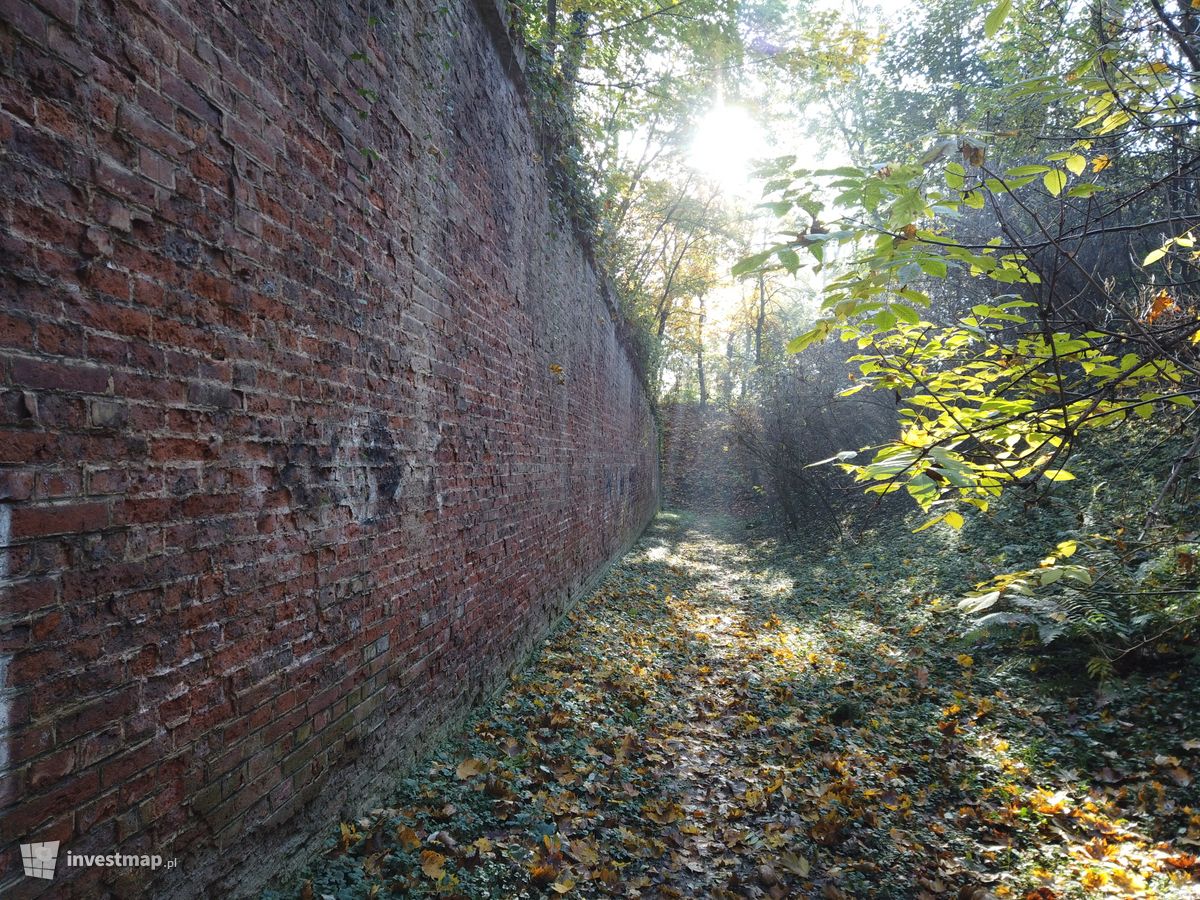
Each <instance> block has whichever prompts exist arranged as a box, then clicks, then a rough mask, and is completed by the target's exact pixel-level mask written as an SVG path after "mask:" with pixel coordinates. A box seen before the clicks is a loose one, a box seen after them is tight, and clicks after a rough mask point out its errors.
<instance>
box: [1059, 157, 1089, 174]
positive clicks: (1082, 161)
mask: <svg viewBox="0 0 1200 900" xmlns="http://www.w3.org/2000/svg"><path fill="white" fill-rule="evenodd" d="M1063 165H1065V166H1066V167H1067V169H1068V170H1069V171H1070V172H1073V173H1074V174H1076V175H1082V174H1083V170H1084V169H1086V168H1087V159H1086V158H1085V157H1084V156H1083V155H1082V154H1079V153H1076V154H1074V155H1072V156H1068V157H1067V158H1066V159H1065V160H1064V161H1063Z"/></svg>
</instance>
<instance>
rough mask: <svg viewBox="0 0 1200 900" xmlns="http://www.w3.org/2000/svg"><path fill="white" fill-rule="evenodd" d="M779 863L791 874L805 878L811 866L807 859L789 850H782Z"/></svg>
mask: <svg viewBox="0 0 1200 900" xmlns="http://www.w3.org/2000/svg"><path fill="white" fill-rule="evenodd" d="M779 864H780V865H781V866H783V868H785V869H787V870H788V871H789V872H791V873H792V874H793V875H799V876H800V877H801V878H807V877H808V873H809V871H810V870H811V868H812V866H811V865H810V864H809V862H808V860H807V859H805V858H804V857H803V856H801V855H800V854H798V853H794V852H792V851H791V850H787V851H784V853H782V854H781V855H780V857H779Z"/></svg>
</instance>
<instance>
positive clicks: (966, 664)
mask: <svg viewBox="0 0 1200 900" xmlns="http://www.w3.org/2000/svg"><path fill="white" fill-rule="evenodd" d="M954 658H955V659H956V660H958V664H959V665H960V666H962V667H963V668H964V669H969V668H971V666H973V665H975V660H974V659H973V658H972V657H970V656H968V655H967V654H966V653H960V654H958V656H956V657H954Z"/></svg>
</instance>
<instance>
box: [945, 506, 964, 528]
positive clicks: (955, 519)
mask: <svg viewBox="0 0 1200 900" xmlns="http://www.w3.org/2000/svg"><path fill="white" fill-rule="evenodd" d="M946 524H947V525H949V526H950V527H951V528H962V527H963V517H962V516H961V515H960V514H959V513H956V512H954V511H953V510H951V511H950V512H948V513H946Z"/></svg>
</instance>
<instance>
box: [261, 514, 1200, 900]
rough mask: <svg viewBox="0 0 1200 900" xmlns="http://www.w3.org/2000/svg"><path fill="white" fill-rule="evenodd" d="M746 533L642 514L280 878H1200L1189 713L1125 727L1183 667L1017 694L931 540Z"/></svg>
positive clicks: (694, 881) (541, 882) (1086, 887)
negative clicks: (930, 549)
mask: <svg viewBox="0 0 1200 900" xmlns="http://www.w3.org/2000/svg"><path fill="white" fill-rule="evenodd" d="M747 535H748V532H747V531H746V530H745V529H744V528H741V527H739V526H738V525H737V524H736V523H730V522H722V521H717V520H694V519H689V518H686V517H680V516H675V515H670V514H665V515H664V516H662V517H660V519H659V520H658V521H657V522H656V524H655V526H654V527H653V528H652V529H651V531H650V532H649V533H648V534H647V536H646V538H645V539H644V540H643V541H642V543H641V544H640V545H639V546H638V547H637V548H636V549H635V550H634V551H633V552H631V553H630V554H629V555H628V556H627V557H626V558H625V559H624V560H623V561H622V562H621V563H620V565H618V566H617V567H616V568H615V569H614V571H613V572H612V574H611V575H610V576H609V577H608V579H607V580H606V581H605V583H604V584H603V585H602V586H601V588H600V590H599V591H598V592H597V593H596V595H595V596H594V597H593V598H591V599H590V600H589V601H587V602H585V603H584V604H582V605H581V606H580V608H579V609H577V610H576V611H575V612H574V613H573V614H572V615H571V617H570V621H569V622H568V623H567V624H566V625H565V627H564V628H563V629H561V630H560V631H559V633H558V634H557V635H556V636H555V637H553V638H552V639H551V640H550V641H549V642H548V643H547V645H546V647H545V648H544V649H543V651H542V652H541V654H540V656H539V658H538V659H536V660H535V661H534V662H533V663H532V664H531V666H530V667H528V668H527V669H526V670H525V671H523V672H522V673H520V674H519V675H518V676H516V677H515V678H514V680H513V684H512V686H511V688H510V690H509V691H508V692H507V693H506V694H505V695H504V696H503V697H502V698H500V700H499V701H498V702H497V703H496V704H494V705H493V706H492V707H491V708H490V709H487V710H484V711H483V712H482V713H481V716H480V718H478V719H477V720H476V723H475V725H474V727H473V729H472V730H471V732H470V733H469V734H467V735H464V736H463V737H462V739H461V740H459V741H457V742H454V743H452V744H450V745H447V746H446V747H445V748H444V749H443V752H442V753H441V754H440V755H439V757H438V758H437V759H436V760H435V761H434V762H433V765H432V767H431V768H430V769H429V770H428V771H426V772H425V773H423V775H422V776H421V777H419V778H414V779H412V780H411V781H410V782H409V783H408V786H407V788H406V792H405V796H403V797H401V798H399V800H398V802H397V804H396V806H395V807H393V808H390V809H387V810H380V811H378V812H377V813H376V814H375V815H374V816H372V817H370V818H368V819H364V820H362V821H361V822H358V823H343V824H342V825H341V826H340V829H339V832H338V835H337V837H336V838H335V845H334V846H333V847H332V849H331V851H330V853H329V855H328V857H326V858H324V859H322V860H320V861H319V862H318V863H317V864H316V865H315V866H314V868H313V870H312V872H311V879H310V880H307V881H306V882H305V883H302V884H301V885H300V886H299V887H298V888H297V890H299V892H300V896H302V897H307V896H312V897H322V896H323V895H330V896H335V897H338V898H346V897H360V896H362V897H371V896H382V897H387V896H413V895H418V894H438V893H440V894H443V895H448V896H467V897H524V896H529V897H536V896H554V895H569V896H610V895H611V896H644V897H689V898H690V897H710V896H711V897H721V896H728V897H746V896H770V897H786V896H792V897H809V896H813V897H825V898H838V897H860V896H861V897H867V896H877V897H897V898H900V897H922V898H924V897H964V898H971V900H984V898H987V897H991V896H997V897H1026V896H1032V897H1035V898H1037V900H1050V898H1054V897H1060V896H1061V897H1071V896H1081V897H1082V896H1100V895H1106V894H1107V895H1112V896H1151V895H1155V896H1178V897H1186V896H1200V891H1198V890H1197V885H1198V882H1197V881H1196V880H1195V878H1196V875H1197V873H1198V872H1200V866H1198V865H1197V864H1196V861H1195V860H1194V859H1193V858H1191V857H1190V854H1189V849H1190V851H1195V850H1196V849H1197V848H1200V815H1196V814H1195V813H1194V812H1193V810H1192V809H1191V808H1190V807H1189V806H1188V803H1189V802H1192V803H1195V802H1196V800H1195V798H1194V786H1193V785H1192V784H1191V777H1190V769H1189V766H1190V767H1191V768H1200V766H1196V765H1194V764H1195V763H1197V760H1198V758H1200V757H1198V756H1197V754H1196V752H1195V751H1196V750H1200V741H1192V742H1190V743H1191V744H1194V745H1195V746H1194V747H1192V749H1191V750H1188V749H1187V748H1186V747H1185V746H1181V742H1180V741H1178V740H1175V746H1174V748H1173V749H1172V748H1170V747H1167V746H1159V745H1155V746H1141V743H1142V742H1141V740H1140V738H1137V739H1135V737H1134V735H1133V734H1132V732H1133V731H1135V730H1137V729H1138V728H1142V729H1143V731H1144V730H1145V729H1146V728H1149V727H1150V723H1153V722H1155V721H1156V720H1161V718H1162V716H1170V715H1179V714H1178V710H1179V709H1180V708H1181V707H1180V703H1181V697H1184V696H1186V697H1190V692H1185V694H1181V695H1180V696H1174V697H1173V696H1172V692H1173V691H1179V690H1180V688H1179V686H1178V685H1173V684H1169V683H1161V684H1160V683H1155V682H1153V681H1152V680H1151V681H1147V682H1145V683H1139V685H1137V686H1133V687H1130V688H1129V689H1128V693H1127V695H1122V696H1119V697H1113V696H1109V697H1107V698H1105V697H1103V696H1101V697H1100V698H1099V699H1098V700H1097V701H1096V703H1097V704H1098V706H1097V708H1095V709H1092V708H1091V707H1090V706H1089V707H1088V708H1084V707H1085V704H1083V703H1080V702H1078V701H1071V700H1067V699H1063V700H1055V699H1053V698H1050V697H1047V696H1044V695H1042V694H1037V695H1036V696H1033V695H1031V694H1030V691H1029V690H1028V688H1029V682H1028V680H1027V679H1025V680H1023V679H1022V677H1018V676H1015V675H1013V674H1012V672H1011V671H1006V670H1005V669H1004V668H1003V667H1002V666H1001V667H997V666H994V665H993V666H985V665H984V664H983V663H982V661H977V660H976V659H974V658H972V657H971V656H970V655H968V654H966V653H964V652H963V649H962V648H961V647H960V646H957V645H956V644H955V643H954V642H952V641H951V640H950V636H951V634H952V632H951V631H950V626H951V625H953V624H955V623H952V622H947V621H946V620H947V617H945V616H935V615H934V614H933V613H931V611H930V603H929V596H928V593H929V588H930V583H931V577H932V573H933V572H934V571H935V570H936V569H937V568H938V567H939V566H941V565H943V564H944V562H945V561H944V560H939V559H938V558H936V556H926V557H923V558H922V559H921V560H913V559H906V558H902V557H901V556H899V554H897V553H895V552H894V551H893V550H891V549H890V548H889V547H888V546H886V545H882V546H879V547H876V548H875V549H874V550H872V551H870V552H864V551H861V550H860V549H853V550H850V551H847V552H845V553H842V552H838V553H829V554H827V553H825V552H824V551H822V552H818V553H813V554H809V555H807V556H806V555H805V554H803V553H800V552H799V551H797V550H796V549H795V548H789V547H780V546H777V545H775V544H774V543H772V542H768V541H748V540H747ZM985 672H986V674H984V673H985ZM1159 704H1162V705H1161V706H1160V705H1159ZM1188 704H1190V706H1191V707H1192V708H1193V709H1194V706H1195V699H1194V698H1191V699H1190V700H1188V701H1187V702H1186V703H1184V705H1185V706H1187V705H1188ZM1166 710H1171V712H1167V711H1166ZM1188 715H1189V716H1190V715H1191V712H1189V713H1188ZM1194 722H1195V720H1194V719H1192V718H1188V719H1186V721H1185V720H1184V719H1183V717H1182V715H1180V721H1179V723H1178V728H1172V730H1171V733H1170V735H1167V736H1165V737H1163V736H1160V739H1159V741H1158V743H1159V744H1160V745H1161V744H1162V743H1163V741H1166V742H1168V743H1169V742H1170V741H1171V740H1172V739H1173V738H1172V737H1171V735H1175V734H1177V733H1178V734H1182V733H1183V732H1184V731H1186V730H1187V729H1188V728H1191V727H1192V726H1193V725H1194ZM1140 733H1141V732H1139V734H1140ZM1189 734H1190V732H1189ZM1190 736H1191V737H1200V734H1191V735H1190ZM1152 743H1153V742H1152ZM1189 753H1190V754H1191V755H1190V757H1189V756H1188V754H1189ZM1109 754H1112V755H1111V756H1110V755H1109ZM1172 754H1174V755H1172ZM1196 812H1200V810H1196ZM1168 839H1170V840H1171V843H1166V842H1165V841H1167V840H1168ZM373 891H374V893H372V892H373ZM1039 891H1040V893H1038V892H1039ZM1031 892H1032V893H1031ZM283 896H296V893H295V891H293V890H290V889H289V891H288V892H287V893H286V894H284V895H283Z"/></svg>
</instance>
